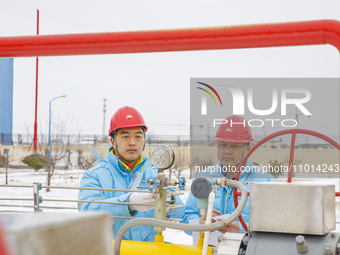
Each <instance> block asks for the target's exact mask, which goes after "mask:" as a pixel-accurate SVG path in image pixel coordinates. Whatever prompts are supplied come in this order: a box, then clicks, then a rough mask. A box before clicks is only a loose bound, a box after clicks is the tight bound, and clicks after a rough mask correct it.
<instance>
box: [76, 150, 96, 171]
mask: <svg viewBox="0 0 340 255" xmlns="http://www.w3.org/2000/svg"><path fill="white" fill-rule="evenodd" d="M96 163H97V157H96V155H94V154H90V155H87V156H84V155H81V160H80V166H81V167H82V168H83V169H84V170H87V169H90V168H91V167H93V166H94V165H95V164H96Z"/></svg>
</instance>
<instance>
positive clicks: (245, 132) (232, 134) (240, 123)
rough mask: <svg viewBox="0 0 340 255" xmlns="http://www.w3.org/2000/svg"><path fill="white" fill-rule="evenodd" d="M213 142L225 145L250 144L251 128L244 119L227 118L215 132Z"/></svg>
mask: <svg viewBox="0 0 340 255" xmlns="http://www.w3.org/2000/svg"><path fill="white" fill-rule="evenodd" d="M214 141H218V142H226V143H250V142H252V141H253V137H252V133H251V128H250V127H249V125H248V122H247V120H246V119H245V118H243V117H240V116H237V115H233V116H230V117H227V118H226V119H225V121H224V123H223V124H221V125H220V126H219V128H218V130H217V132H216V136H215V139H214Z"/></svg>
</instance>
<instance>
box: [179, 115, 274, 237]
mask: <svg viewBox="0 0 340 255" xmlns="http://www.w3.org/2000/svg"><path fill="white" fill-rule="evenodd" d="M223 123H224V124H221V125H220V126H219V128H218V130H217V132H216V136H215V138H214V141H217V155H218V159H219V162H218V163H216V164H215V165H214V166H212V167H208V168H207V171H206V172H204V173H203V172H201V173H198V176H207V177H215V178H220V177H226V178H228V179H234V178H235V176H236V174H237V168H238V166H239V165H240V163H241V161H242V159H243V158H244V156H245V155H246V154H247V152H248V151H249V150H250V146H251V145H250V143H251V142H252V141H253V138H252V132H251V128H250V127H249V125H248V123H247V121H246V120H245V119H244V118H242V117H240V116H237V115H234V116H230V117H227V118H226V119H225V121H224V122H223ZM239 182H241V183H242V184H243V185H244V186H245V187H246V189H247V190H248V192H249V189H250V184H252V183H255V182H275V179H274V178H272V175H271V174H270V173H267V172H264V171H263V170H262V169H260V168H259V167H258V166H255V165H254V164H253V163H252V162H251V161H250V160H247V161H246V163H245V165H244V167H243V168H242V172H241V174H240V178H239ZM233 193H234V188H233V187H231V186H227V187H221V186H219V190H218V194H217V196H216V198H215V202H214V209H213V215H212V216H217V215H223V214H232V213H233V212H234V211H235V205H234V199H233ZM239 199H240V197H239ZM198 215H199V209H198V208H197V198H195V197H194V196H193V195H192V193H191V192H190V194H189V197H188V200H187V201H186V203H185V214H184V217H183V223H189V221H190V220H194V219H199V216H198ZM242 217H243V219H244V221H245V223H246V224H247V225H248V222H249V197H248V201H247V203H246V205H245V207H244V209H243V211H242ZM219 231H220V232H221V233H223V234H224V233H226V232H228V231H235V232H237V231H239V232H245V230H244V228H243V226H242V225H241V224H240V222H239V219H237V220H235V221H234V222H232V223H231V224H229V225H228V226H225V227H223V228H221V229H219ZM187 233H188V234H191V232H187Z"/></svg>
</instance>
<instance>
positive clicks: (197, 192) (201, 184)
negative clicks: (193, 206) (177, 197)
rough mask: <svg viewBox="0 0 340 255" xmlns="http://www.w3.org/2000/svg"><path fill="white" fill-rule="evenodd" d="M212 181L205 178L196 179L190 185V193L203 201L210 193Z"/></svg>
mask: <svg viewBox="0 0 340 255" xmlns="http://www.w3.org/2000/svg"><path fill="white" fill-rule="evenodd" d="M212 186H213V184H212V180H210V179H209V178H205V177H197V178H196V179H195V180H194V181H193V182H192V184H191V193H192V194H193V195H194V197H196V198H198V199H205V198H207V197H208V196H209V194H210V192H211V191H212Z"/></svg>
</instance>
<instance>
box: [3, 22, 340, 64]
mask: <svg viewBox="0 0 340 255" xmlns="http://www.w3.org/2000/svg"><path fill="white" fill-rule="evenodd" d="M320 44H330V45H333V46H334V47H336V48H337V49H338V50H339V51H340V22H339V21H335V20H317V21H303V22H290V23H277V24H259V25H242V26H229V27H210V28H192V29H173V30H154V31H137V32H111V33H90V34H63V35H39V36H17V37H0V57H36V56H62V55H89V54H115V53H141V52H165V51H189V50H212V49H240V48H258V47H275V46H298V45H320Z"/></svg>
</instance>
